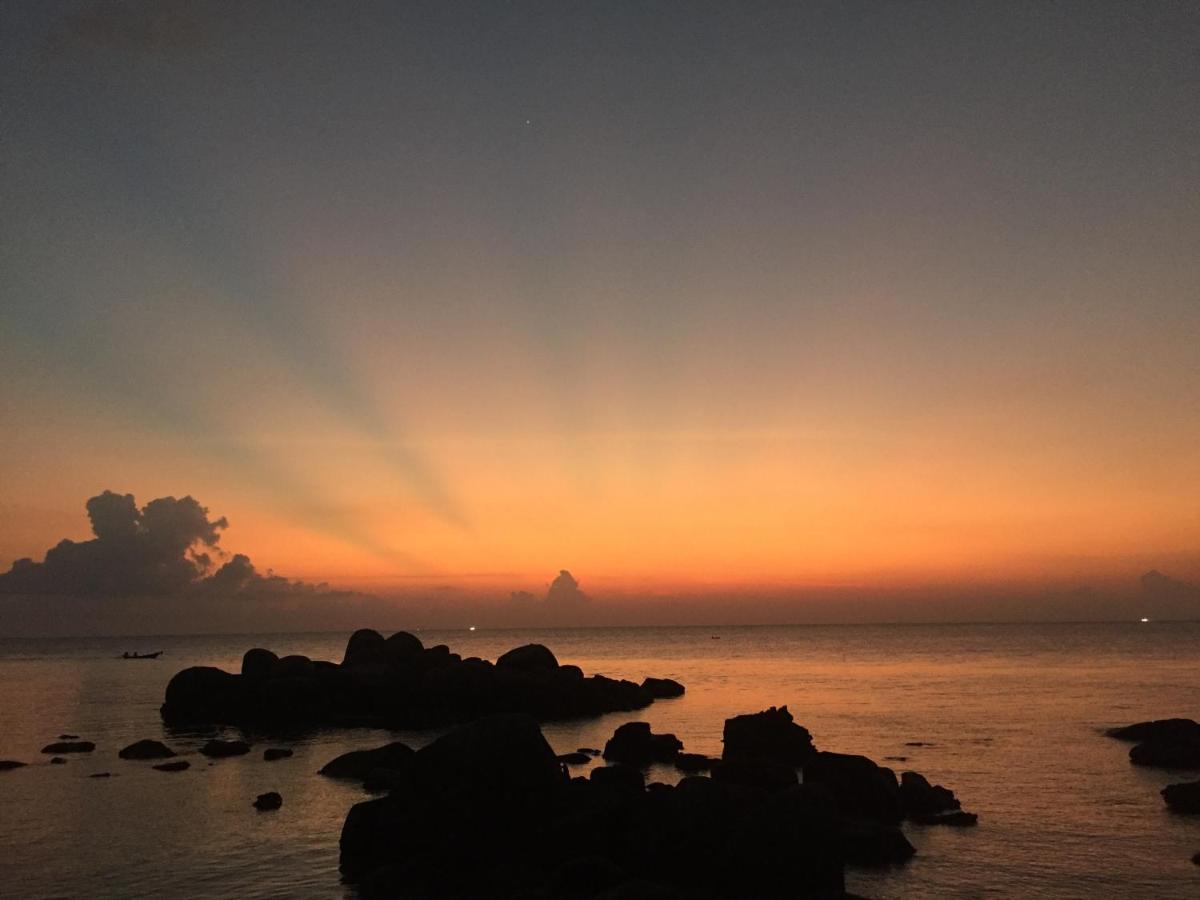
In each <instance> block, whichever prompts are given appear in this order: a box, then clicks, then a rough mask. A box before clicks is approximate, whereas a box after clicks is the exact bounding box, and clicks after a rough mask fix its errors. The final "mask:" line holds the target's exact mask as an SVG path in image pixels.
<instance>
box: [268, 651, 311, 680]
mask: <svg viewBox="0 0 1200 900" xmlns="http://www.w3.org/2000/svg"><path fill="white" fill-rule="evenodd" d="M316 675H317V668H316V665H315V664H314V663H313V661H312V660H311V659H309V658H308V657H307V656H301V655H299V654H293V655H291V656H285V657H283V658H282V659H280V660H279V662H277V663H275V667H274V669H272V671H271V681H298V680H302V679H303V680H313V679H315V678H316Z"/></svg>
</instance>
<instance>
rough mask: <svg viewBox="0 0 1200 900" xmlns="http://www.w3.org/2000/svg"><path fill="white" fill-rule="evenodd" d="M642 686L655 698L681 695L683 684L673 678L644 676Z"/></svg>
mask: <svg viewBox="0 0 1200 900" xmlns="http://www.w3.org/2000/svg"><path fill="white" fill-rule="evenodd" d="M642 688H643V689H644V690H645V691H646V692H647V693H648V694H650V696H651V697H653V698H654V699H656V700H658V699H663V698H667V697H682V696H683V685H682V684H680V683H679V682H678V681H676V680H675V679H673V678H646V679H644V680H643V681H642Z"/></svg>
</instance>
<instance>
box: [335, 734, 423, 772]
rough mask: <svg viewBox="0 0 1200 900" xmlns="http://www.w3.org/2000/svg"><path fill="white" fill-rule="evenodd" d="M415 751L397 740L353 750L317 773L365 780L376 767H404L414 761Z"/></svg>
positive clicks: (393, 768) (394, 768)
mask: <svg viewBox="0 0 1200 900" xmlns="http://www.w3.org/2000/svg"><path fill="white" fill-rule="evenodd" d="M412 757H413V751H412V748H411V747H409V746H408V745H407V744H403V743H401V742H400V741H395V742H393V743H391V744H385V745H383V746H382V747H375V748H374V749H371V750H351V751H350V752H349V753H343V754H342V755H341V756H339V757H337V758H335V759H332V760H330V761H329V762H327V763H326V764H325V765H324V766H322V767H321V768H320V769H319V770H318V772H317V774H318V775H325V776H327V777H329V778H349V779H353V780H354V781H363V780H364V779H366V777H367V776H368V775H370V774H371V773H372V772H373V771H375V770H376V769H391V770H397V769H403V768H405V767H407V766H408V764H409V763H410V762H411V761H412Z"/></svg>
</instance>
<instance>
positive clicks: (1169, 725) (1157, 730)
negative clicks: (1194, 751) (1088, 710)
mask: <svg viewBox="0 0 1200 900" xmlns="http://www.w3.org/2000/svg"><path fill="white" fill-rule="evenodd" d="M1104 733H1105V734H1107V735H1108V736H1109V737H1112V738H1116V739H1117V740H1120V741H1134V742H1135V743H1143V742H1144V741H1187V740H1200V722H1195V721H1193V720H1192V719H1155V720H1154V721H1151V722H1137V723H1135V724H1133V725H1125V726H1123V727H1121V728H1110V729H1108V731H1106V732H1104Z"/></svg>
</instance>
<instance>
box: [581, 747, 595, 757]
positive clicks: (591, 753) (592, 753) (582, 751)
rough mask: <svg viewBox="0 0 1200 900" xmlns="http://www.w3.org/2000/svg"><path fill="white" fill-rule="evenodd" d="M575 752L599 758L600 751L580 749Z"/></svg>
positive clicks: (592, 748)
mask: <svg viewBox="0 0 1200 900" xmlns="http://www.w3.org/2000/svg"><path fill="white" fill-rule="evenodd" d="M575 752H576V753H586V754H587V755H588V756H599V755H600V751H599V750H597V749H596V748H595V747H580V748H579V749H578V750H576V751H575Z"/></svg>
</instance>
